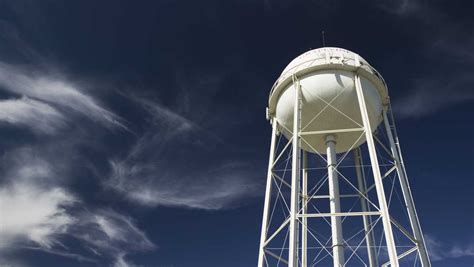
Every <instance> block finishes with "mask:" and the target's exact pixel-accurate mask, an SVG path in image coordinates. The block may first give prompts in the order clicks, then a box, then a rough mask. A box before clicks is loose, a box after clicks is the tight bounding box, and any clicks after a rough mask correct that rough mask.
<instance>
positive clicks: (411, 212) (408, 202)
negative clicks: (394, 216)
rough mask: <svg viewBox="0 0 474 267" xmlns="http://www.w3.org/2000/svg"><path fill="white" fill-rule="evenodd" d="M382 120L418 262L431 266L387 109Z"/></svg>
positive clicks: (427, 266)
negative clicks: (418, 257)
mask: <svg viewBox="0 0 474 267" xmlns="http://www.w3.org/2000/svg"><path fill="white" fill-rule="evenodd" d="M383 120H384V124H385V130H386V131H387V137H388V140H389V142H390V150H391V151H392V156H393V158H394V159H395V167H396V168H397V174H398V178H399V181H400V187H401V189H402V193H403V199H404V202H405V206H406V209H407V211H408V218H409V220H410V226H411V228H412V230H413V236H414V237H415V239H416V242H417V244H416V245H417V247H418V255H419V256H420V262H421V264H422V266H423V267H431V262H430V259H429V257H428V252H427V250H426V244H425V240H424V237H423V233H422V231H421V226H420V222H419V220H418V215H417V213H416V209H415V203H414V201H413V196H412V194H411V189H410V185H409V183H408V177H407V175H406V171H405V168H404V166H403V164H402V162H401V155H400V151H399V150H398V149H397V146H396V144H395V140H394V138H393V134H392V130H391V128H390V123H389V120H388V116H387V111H386V110H384V111H383Z"/></svg>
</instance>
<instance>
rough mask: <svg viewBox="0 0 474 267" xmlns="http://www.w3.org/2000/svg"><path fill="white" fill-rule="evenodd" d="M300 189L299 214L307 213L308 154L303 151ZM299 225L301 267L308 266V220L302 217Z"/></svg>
mask: <svg viewBox="0 0 474 267" xmlns="http://www.w3.org/2000/svg"><path fill="white" fill-rule="evenodd" d="M302 180H303V181H302V189H301V203H302V204H301V205H302V208H301V214H302V215H304V214H306V213H308V152H306V151H303V176H302ZM301 220H302V223H301V224H302V225H301V266H302V267H307V266H308V218H307V217H304V216H303V217H302V218H301Z"/></svg>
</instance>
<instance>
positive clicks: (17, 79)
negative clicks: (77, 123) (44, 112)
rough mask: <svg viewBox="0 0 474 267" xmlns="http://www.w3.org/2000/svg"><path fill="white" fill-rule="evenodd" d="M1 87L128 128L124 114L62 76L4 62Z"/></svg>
mask: <svg viewBox="0 0 474 267" xmlns="http://www.w3.org/2000/svg"><path fill="white" fill-rule="evenodd" d="M0 88H1V89H3V90H6V91H9V92H11V93H14V94H17V95H24V96H28V97H29V98H34V99H36V100H40V101H43V102H45V103H48V104H54V105H57V106H59V107H61V108H62V109H65V110H72V111H75V112H77V113H80V114H82V115H83V116H85V117H88V118H90V119H91V120H93V121H96V122H100V123H103V124H104V125H105V126H108V127H117V126H118V127H122V128H126V127H125V126H124V125H123V123H122V120H121V118H120V117H118V116H117V115H115V114H114V113H113V112H111V111H109V110H107V109H105V108H104V107H102V106H101V105H100V104H99V103H98V102H97V100H95V99H94V98H93V97H91V96H89V95H87V94H86V93H84V92H83V91H82V90H80V89H79V87H78V86H77V85H76V84H74V83H73V82H70V81H67V80H66V79H64V78H62V77H61V76H60V75H53V74H48V73H44V72H41V71H40V70H28V69H26V68H23V67H19V66H14V65H11V64H7V63H2V62H0Z"/></svg>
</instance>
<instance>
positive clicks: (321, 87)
mask: <svg viewBox="0 0 474 267" xmlns="http://www.w3.org/2000/svg"><path fill="white" fill-rule="evenodd" d="M356 73H357V74H358V75H359V77H360V80H361V84H362V91H363V94H364V99H365V103H366V106H367V112H368V115H369V121H370V125H371V128H372V130H375V129H376V128H377V126H378V125H379V124H380V122H381V121H382V110H383V106H384V105H385V104H387V103H388V92H387V91H388V90H387V87H386V84H385V82H384V80H383V78H382V76H381V75H380V74H379V73H378V72H377V71H376V70H375V69H374V68H373V67H371V66H370V65H369V64H368V63H367V61H365V60H364V59H363V58H361V57H360V56H359V55H357V54H355V53H353V52H351V51H348V50H345V49H341V48H332V47H324V48H318V49H314V50H311V51H308V52H306V53H304V54H302V55H300V56H299V57H297V58H295V59H294V60H293V61H291V62H290V64H289V65H288V66H287V67H286V68H285V69H284V70H283V72H282V74H281V75H280V77H279V78H278V80H277V81H276V82H275V85H274V86H273V88H272V91H271V93H270V99H269V106H268V111H269V115H270V116H271V117H273V118H274V119H276V121H277V122H278V124H279V125H280V128H279V130H280V131H281V132H282V133H283V135H284V136H285V137H286V138H288V139H290V138H291V136H292V131H293V114H294V103H295V92H296V90H295V88H296V84H297V82H299V85H300V88H301V103H302V105H301V132H303V133H304V132H319V133H321V134H309V135H304V136H302V139H303V140H302V141H301V148H302V149H304V150H306V151H308V152H318V153H320V154H325V153H326V137H327V133H328V134H332V133H330V132H331V131H332V130H335V133H334V134H332V135H333V136H334V137H335V138H336V151H337V153H340V152H345V151H348V150H351V149H353V148H356V147H358V146H360V145H361V144H363V143H364V142H365V136H364V135H363V134H362V132H361V131H357V130H354V131H352V132H340V131H338V130H341V129H357V128H362V127H363V122H362V118H361V111H360V108H359V104H358V103H359V102H358V100H357V92H356V87H355V75H356Z"/></svg>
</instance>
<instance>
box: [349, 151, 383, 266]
mask: <svg viewBox="0 0 474 267" xmlns="http://www.w3.org/2000/svg"><path fill="white" fill-rule="evenodd" d="M354 165H355V169H356V175H357V186H358V189H359V191H360V192H361V193H362V194H363V196H360V206H361V210H362V212H367V211H369V205H368V203H367V199H365V198H364V197H367V184H366V181H365V175H364V170H363V167H362V166H363V162H362V156H361V153H360V148H359V147H358V148H356V149H354ZM362 219H363V221H364V231H365V243H366V245H367V255H368V257H369V266H370V267H377V266H378V265H379V264H378V262H377V254H376V251H375V246H374V232H373V231H371V228H372V217H370V216H369V215H364V216H363V217H362Z"/></svg>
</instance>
